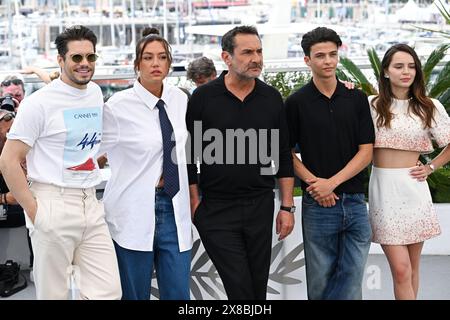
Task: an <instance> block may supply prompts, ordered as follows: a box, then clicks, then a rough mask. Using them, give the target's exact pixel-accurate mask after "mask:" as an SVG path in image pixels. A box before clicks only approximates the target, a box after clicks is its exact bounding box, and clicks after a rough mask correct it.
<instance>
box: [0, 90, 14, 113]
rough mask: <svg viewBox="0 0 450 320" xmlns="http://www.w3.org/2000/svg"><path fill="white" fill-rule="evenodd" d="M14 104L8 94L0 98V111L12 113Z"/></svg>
mask: <svg viewBox="0 0 450 320" xmlns="http://www.w3.org/2000/svg"><path fill="white" fill-rule="evenodd" d="M15 106H16V104H15V103H14V100H13V97H12V96H11V95H9V94H7V95H5V96H4V97H1V98H0V109H2V110H7V111H11V112H14V111H15Z"/></svg>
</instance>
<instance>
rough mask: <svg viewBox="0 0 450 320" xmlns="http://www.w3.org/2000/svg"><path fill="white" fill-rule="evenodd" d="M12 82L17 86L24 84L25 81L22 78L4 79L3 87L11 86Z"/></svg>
mask: <svg viewBox="0 0 450 320" xmlns="http://www.w3.org/2000/svg"><path fill="white" fill-rule="evenodd" d="M11 84H14V85H16V86H19V85H21V86H23V81H22V80H20V79H12V80H4V81H2V87H9V86H10V85H11Z"/></svg>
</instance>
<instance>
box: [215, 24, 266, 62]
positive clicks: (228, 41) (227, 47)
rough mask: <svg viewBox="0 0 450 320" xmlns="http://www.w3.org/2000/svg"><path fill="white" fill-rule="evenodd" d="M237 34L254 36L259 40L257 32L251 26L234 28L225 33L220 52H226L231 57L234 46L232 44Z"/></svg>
mask: <svg viewBox="0 0 450 320" xmlns="http://www.w3.org/2000/svg"><path fill="white" fill-rule="evenodd" d="M237 34H254V35H255V36H257V37H258V38H259V39H261V37H260V36H259V33H258V30H256V28H255V27H253V26H238V27H234V28H233V29H231V30H230V31H228V32H227V33H225V34H224V35H223V37H222V51H226V52H228V53H230V54H231V55H233V52H234V48H235V46H236V44H235V43H234V38H235V37H236V35H237Z"/></svg>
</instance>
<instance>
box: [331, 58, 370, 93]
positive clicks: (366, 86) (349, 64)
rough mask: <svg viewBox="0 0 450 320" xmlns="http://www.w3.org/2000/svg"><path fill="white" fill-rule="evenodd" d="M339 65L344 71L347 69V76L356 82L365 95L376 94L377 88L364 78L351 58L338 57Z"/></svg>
mask: <svg viewBox="0 0 450 320" xmlns="http://www.w3.org/2000/svg"><path fill="white" fill-rule="evenodd" d="M340 62H341V65H342V66H343V67H344V69H345V71H347V73H348V75H347V78H348V79H349V80H350V81H351V82H353V83H356V84H357V86H358V87H360V88H361V90H362V91H364V92H365V93H366V94H367V95H369V96H370V95H374V94H377V90H376V89H375V88H374V86H373V85H372V84H371V83H370V81H369V80H368V79H367V78H366V76H365V75H364V74H363V72H362V71H361V69H360V68H358V67H357V66H356V65H355V64H354V63H353V61H352V60H350V59H349V58H345V57H341V58H340Z"/></svg>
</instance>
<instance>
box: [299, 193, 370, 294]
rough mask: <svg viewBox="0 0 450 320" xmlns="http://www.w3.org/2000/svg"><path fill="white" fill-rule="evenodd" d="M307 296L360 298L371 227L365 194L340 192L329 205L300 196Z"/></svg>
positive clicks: (309, 197) (306, 195)
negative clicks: (337, 198) (332, 203)
mask: <svg viewBox="0 0 450 320" xmlns="http://www.w3.org/2000/svg"><path fill="white" fill-rule="evenodd" d="M302 227H303V243H304V248H305V263H306V281H307V288H308V299H312V300H317V299H320V300H321V299H333V300H350V299H362V280H363V276H364V267H365V265H366V261H367V255H368V253H369V248H370V242H371V236H372V231H371V228H370V223H369V218H368V213H367V206H366V202H365V200H364V194H362V193H361V194H360V193H357V194H346V193H344V194H341V195H339V200H338V201H336V205H335V206H334V207H331V208H324V207H322V206H320V205H319V204H318V203H317V202H316V201H315V200H314V199H313V198H312V197H311V196H310V195H309V194H307V193H305V194H304V195H303V199H302Z"/></svg>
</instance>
